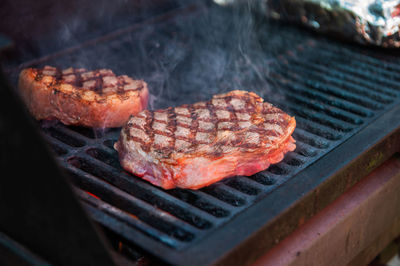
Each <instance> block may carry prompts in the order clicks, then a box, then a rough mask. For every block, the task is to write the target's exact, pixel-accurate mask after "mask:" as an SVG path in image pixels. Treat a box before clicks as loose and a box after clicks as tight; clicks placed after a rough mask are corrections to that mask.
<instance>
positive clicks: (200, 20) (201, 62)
mask: <svg viewBox="0 0 400 266" xmlns="http://www.w3.org/2000/svg"><path fill="white" fill-rule="evenodd" d="M162 10H163V11H162V12H161V11H159V9H157V11H153V10H151V11H147V12H148V13H146V15H145V16H143V17H141V18H140V19H138V20H137V21H133V22H130V24H129V25H122V26H120V27H119V28H118V29H111V30H109V29H105V31H106V30H109V31H108V32H107V33H104V32H101V33H98V35H97V36H95V37H93V38H91V39H88V40H79V41H78V42H77V43H67V44H63V45H64V46H66V47H61V46H62V45H60V47H59V50H57V51H51V52H48V53H46V54H43V53H41V52H29V53H28V52H26V51H25V50H22V51H19V52H18V53H17V54H18V55H15V53H10V52H9V51H8V50H6V51H5V52H3V59H4V60H3V62H2V63H3V70H4V73H5V76H7V78H8V80H9V82H10V84H11V85H13V86H14V87H16V84H17V78H18V74H19V72H20V70H21V69H23V68H26V67H37V66H44V65H52V66H57V67H61V68H68V67H70V66H74V67H86V68H88V69H91V68H92V69H94V68H110V69H113V70H114V71H115V72H116V73H117V74H127V75H129V76H132V77H136V78H140V79H143V80H145V81H146V82H148V84H149V88H150V91H151V95H152V96H151V98H150V108H152V109H158V108H166V107H168V106H177V105H180V104H183V103H193V102H197V101H200V100H207V99H209V98H210V97H211V95H213V94H215V93H218V92H224V91H228V90H232V89H247V90H250V91H255V92H257V93H258V94H259V95H261V96H262V97H263V98H264V99H265V100H266V101H268V102H271V103H273V104H274V105H276V106H278V107H279V108H281V109H282V110H284V111H285V112H288V113H289V114H290V115H293V116H295V117H296V121H297V128H296V130H295V132H294V134H293V137H294V138H295V139H296V141H297V148H296V150H295V151H294V152H291V153H289V154H287V156H286V157H285V159H284V160H283V161H282V162H280V163H279V164H276V165H273V166H271V167H270V168H269V169H267V170H266V171H263V172H260V173H257V174H255V175H253V176H250V177H244V176H238V177H234V178H229V179H226V180H223V181H221V182H218V183H216V184H213V185H211V186H208V187H206V188H203V189H200V190H196V191H193V190H184V189H172V190H163V189H161V188H158V187H155V186H152V185H151V184H149V183H147V182H145V181H143V180H141V179H140V178H137V177H135V176H132V175H131V174H129V173H126V172H124V171H123V170H122V168H121V166H120V164H119V161H118V156H117V152H116V151H115V150H114V149H113V144H114V143H115V141H116V140H117V138H118V136H119V132H120V129H119V128H112V129H104V130H92V129H88V128H82V127H73V126H65V125H62V124H60V123H56V122H51V123H49V122H41V123H37V127H38V128H39V129H40V131H39V132H40V134H41V135H42V136H43V137H44V139H45V141H46V143H47V144H48V147H50V149H51V150H52V154H53V155H54V156H55V157H56V161H53V159H52V157H51V156H48V155H46V154H47V153H46V150H45V149H43V150H41V149H40V148H37V147H42V146H40V145H39V144H41V143H38V144H37V145H36V144H32V146H29V147H32V148H33V147H35V149H40V151H41V152H43V154H44V155H43V156H44V157H43V158H42V159H43V161H47V160H48V162H47V163H46V164H47V165H45V164H44V162H40V160H38V158H36V159H35V161H37V163H38V164H41V168H42V169H43V171H44V172H46V171H48V172H50V173H53V174H54V173H57V172H56V171H57V169H56V167H55V165H56V162H57V164H58V165H59V166H60V167H61V168H62V170H63V174H65V176H66V179H67V180H68V181H69V182H70V183H71V184H72V188H73V192H74V194H75V195H76V196H77V198H78V199H79V202H80V203H81V205H82V207H83V208H84V210H85V212H86V213H87V214H88V216H89V217H90V220H91V221H94V222H95V226H96V228H100V229H101V230H96V229H95V230H92V229H90V230H89V229H88V230H89V231H88V233H87V238H86V240H82V241H87V244H88V245H89V244H90V245H91V243H97V244H96V245H95V246H94V247H93V248H91V250H95V249H98V250H99V251H100V250H106V249H108V250H115V251H119V252H120V253H123V254H124V255H127V256H128V259H129V260H133V261H135V260H138V259H143V258H145V260H150V261H158V262H160V261H162V262H166V263H170V264H177V265H185V264H187V263H188V262H190V263H191V264H193V265H204V264H211V263H218V264H226V265H231V264H232V263H233V262H235V263H250V262H252V261H254V260H255V259H256V258H257V257H259V256H260V255H261V254H262V253H264V252H265V251H267V250H268V249H270V248H271V247H273V246H274V245H275V244H276V243H278V242H280V241H281V240H282V239H284V238H285V237H286V236H287V235H289V234H290V233H291V232H293V231H294V230H295V229H296V228H298V227H299V226H300V225H301V224H303V223H304V222H305V221H307V220H308V219H310V218H311V217H312V216H314V215H315V214H316V213H318V212H319V211H321V210H322V209H323V208H324V207H326V206H327V205H328V204H329V203H331V202H332V201H333V200H335V199H336V198H338V197H339V196H340V195H341V194H342V193H344V192H345V191H346V190H348V189H349V188H350V187H352V186H353V185H354V184H356V183H357V182H358V181H360V180H361V179H362V178H363V177H365V176H366V175H367V174H369V173H370V172H371V171H372V170H374V169H375V168H376V167H378V166H379V165H380V164H382V163H383V162H384V161H385V160H387V159H388V158H390V157H391V156H392V155H393V154H395V153H397V152H399V149H400V106H399V103H400V99H399V94H400V86H399V85H398V84H399V81H400V75H399V74H398V73H399V70H400V67H399V62H400V60H399V58H398V56H396V55H397V53H398V52H397V51H394V50H389V51H388V50H383V49H379V48H373V47H363V46H358V45H354V44H351V43H346V42H343V41H335V40H334V39H332V38H325V37H323V36H319V35H316V34H313V33H309V32H308V31H306V30H304V29H302V28H297V27H293V26H288V25H282V24H278V23H276V22H271V21H267V20H265V19H264V18H263V17H262V16H259V15H257V14H254V13H253V12H250V11H249V10H248V9H246V8H244V9H243V8H240V9H236V8H235V7H230V8H222V7H219V6H216V5H214V4H212V3H209V2H196V3H189V4H185V5H178V4H176V5H174V4H169V5H168V8H167V7H164V9H162ZM152 12H153V13H152ZM249 29H251V31H250V30H249ZM239 33H240V34H239ZM24 51H25V52H24ZM2 116H3V114H2ZM21 117H22V115H21ZM0 127H1V126H0ZM21 128H23V127H21ZM5 132H6V131H5ZM25 133H26V132H25ZM22 136H24V135H22V133H21V137H22ZM33 137H35V136H32V138H33ZM36 146H37V147H36ZM8 147H9V146H8ZM23 148H24V147H20V149H21V151H19V152H21V153H22V152H23ZM6 159H7V158H4V159H3V161H2V164H5V163H10V162H7V160H6ZM8 160H12V158H8ZM49 163H51V164H54V167H50V166H49V165H48V164H49ZM11 165H14V164H11ZM14 166H15V165H14ZM46 169H47V170H46ZM18 178H24V179H28V178H30V179H31V178H32V177H29V176H23V177H18ZM53 179H54V180H58V177H57V176H53ZM44 180H45V179H44ZM3 181H4V180H3ZM3 181H2V182H3ZM4 182H6V181H4ZM19 183H20V184H19V186H23V183H24V180H23V179H21V180H19ZM53 183H54V184H55V185H60V186H61V185H64V186H65V185H66V184H64V183H63V182H61V181H60V182H58V181H54V182H53ZM4 184H6V183H4ZM1 186H2V185H0V187H1ZM39 186H40V184H39ZM16 187H18V185H16ZM66 187H67V186H66ZM57 188H58V187H57ZM60 189H61V190H62V188H60ZM55 190H56V187H55ZM61 190H60V191H61ZM64 190H65V188H64ZM40 191H41V192H43V193H45V194H40V195H41V197H43V198H41V199H38V200H37V201H36V202H35V203H36V204H41V202H44V201H57V200H58V198H61V196H62V195H60V196H59V197H57V196H56V195H54V193H51V192H48V193H47V192H46V190H45V189H38V191H37V193H36V194H39V193H41V192H40ZM56 191H58V190H56ZM14 193H16V194H18V193H17V192H14ZM29 193H30V192H29ZM31 193H32V195H26V197H27V199H29V198H30V197H32V198H34V197H38V195H36V194H35V193H34V192H31ZM9 194H10V193H9ZM64 194H65V195H64ZM64 194H63V195H64V196H65V199H70V198H69V197H70V196H71V195H69V194H68V193H67V191H65V193H64ZM71 199H72V197H71ZM60 201H62V202H64V201H66V200H60ZM10 202H11V203H10V204H9V206H8V207H7V206H3V205H4V204H2V205H0V206H2V207H4V208H7V209H5V211H7V210H11V209H12V208H13V207H12V201H10ZM71 205H73V204H71ZM16 206H18V205H16ZM60 206H63V205H62V204H61V205H60ZM65 206H67V207H68V206H69V205H68V201H67V203H65ZM32 208H34V209H35V210H37V211H38V214H37V215H43V216H44V218H46V217H47V216H49V217H50V216H51V215H52V213H39V212H40V208H38V209H36V208H35V207H32ZM70 210H71V213H74V214H75V215H76V219H77V222H76V224H75V229H76V230H77V231H79V232H82V230H81V229H78V227H81V228H92V227H91V226H90V223H89V221H87V220H86V219H84V215H83V213H82V212H80V211H79V210H80V209H79V208H78V206H75V205H74V206H72V207H71V206H70ZM57 213H58V212H57V211H56V210H54V214H57ZM32 217H33V216H32ZM70 218H71V219H74V218H75V217H70ZM7 222H8V223H9V222H10V220H7V221H4V222H1V224H0V232H5V235H4V237H2V235H1V234H0V245H1V244H2V243H8V244H4V245H5V246H7V247H10V246H12V245H11V244H10V243H11V242H12V243H14V242H13V241H14V240H15V241H16V242H20V243H22V244H23V245H26V247H27V248H28V249H29V250H31V251H32V252H33V253H36V254H37V255H38V256H39V257H37V255H32V256H27V255H26V254H28V253H29V252H30V251H26V252H28V253H24V252H25V251H20V253H19V254H20V255H21V254H25V255H24V256H25V257H24V258H25V259H26V260H28V261H30V262H33V261H34V262H37V261H41V260H44V261H46V260H49V261H50V262H51V260H56V261H57V260H59V259H60V258H62V256H61V255H60V257H59V258H56V256H53V257H51V258H50V257H46V255H45V254H42V253H41V250H40V248H38V247H36V248H35V246H32V243H33V242H31V241H29V242H26V238H29V236H31V235H32V234H31V233H30V232H29V231H28V230H26V231H24V229H23V228H21V229H20V230H21V233H20V234H15V231H16V230H18V229H12V230H11V229H9V228H10V226H11V225H10V224H7ZM78 223H80V224H78ZM28 229H29V227H28ZM58 229H59V228H58ZM49 230H50V229H49ZM54 230H57V227H56V226H54ZM98 231H102V232H103V233H102V234H100V235H99V234H98ZM49 232H50V231H49ZM49 234H50V233H49ZM6 235H8V236H6ZM23 235H24V236H25V237H23ZM9 238H10V239H9ZM7 239H8V241H7ZM11 239H14V240H11ZM82 239H83V237H82ZM103 239H106V242H108V243H110V244H111V245H104V244H103V242H104V241H103ZM1 240H4V241H1ZM14 244H15V245H16V246H18V245H19V244H18V243H14ZM14 244H13V245H14ZM60 247H61V246H60ZM9 249H10V248H9ZM16 249H17V248H16ZM22 250H24V249H23V248H22ZM72 250H73V249H72V248H71V251H72ZM115 251H112V252H111V254H112V255H115ZM97 253H101V252H97ZM97 253H96V252H94V251H93V253H90V255H91V256H97V255H99V254H97ZM29 254H30V253H29ZM200 254H201V255H200ZM0 255H1V253H0ZM88 255H89V254H88ZM21 256H22V255H21ZM41 256H43V257H42V258H40V257H41ZM82 256H84V255H82ZM99 256H102V257H104V261H107V257H108V256H107V254H102V255H101V254H100V255H99ZM88 257H89V256H88ZM193 258H195V260H193Z"/></svg>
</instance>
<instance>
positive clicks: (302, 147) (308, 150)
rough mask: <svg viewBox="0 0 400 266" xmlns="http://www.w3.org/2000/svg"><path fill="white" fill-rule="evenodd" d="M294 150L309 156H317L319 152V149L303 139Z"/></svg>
mask: <svg viewBox="0 0 400 266" xmlns="http://www.w3.org/2000/svg"><path fill="white" fill-rule="evenodd" d="M293 152H294V153H297V154H299V155H301V156H303V157H308V158H310V157H316V156H317V155H318V154H319V151H318V150H316V149H314V148H313V147H312V146H310V145H308V144H307V143H304V142H301V141H299V142H297V143H296V149H295V150H294V151H293Z"/></svg>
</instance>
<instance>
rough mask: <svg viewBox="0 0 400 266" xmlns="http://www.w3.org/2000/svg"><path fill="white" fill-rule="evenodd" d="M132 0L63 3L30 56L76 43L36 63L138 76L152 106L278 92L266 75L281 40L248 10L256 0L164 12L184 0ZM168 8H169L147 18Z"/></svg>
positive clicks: (275, 94)
mask: <svg viewBox="0 0 400 266" xmlns="http://www.w3.org/2000/svg"><path fill="white" fill-rule="evenodd" d="M134 2H135V3H136V4H132V3H133V2H132V1H126V0H119V1H114V2H113V3H112V5H111V4H110V3H109V2H108V1H105V0H104V1H96V8H93V3H92V2H90V3H89V2H84V3H81V6H79V7H77V6H74V7H69V8H66V9H64V11H63V12H64V13H65V15H63V16H55V18H54V20H55V22H54V24H56V25H57V27H56V30H55V31H54V32H52V34H50V35H49V36H48V37H46V38H47V40H48V41H43V38H42V39H41V40H40V41H37V42H36V46H37V47H36V49H33V50H34V51H35V56H36V57H37V55H45V54H49V53H50V54H51V53H52V52H54V51H55V50H61V51H62V50H63V49H65V48H67V47H74V46H76V49H71V48H69V50H64V51H66V52H64V53H62V54H61V55H57V56H54V57H50V58H49V59H45V60H44V61H43V62H40V64H42V65H46V64H47V65H53V66H56V67H61V68H68V67H71V66H72V67H84V68H87V69H98V68H107V69H112V70H113V71H114V72H115V73H116V74H118V75H122V74H126V75H129V76H131V77H133V78H136V79H143V80H145V81H146V82H147V83H148V84H149V89H150V94H151V95H150V99H149V108H151V109H158V108H166V107H168V106H177V105H180V104H184V103H193V102H196V101H201V100H207V99H209V98H210V97H212V95H214V94H217V93H223V92H226V91H229V90H234V89H239V90H248V91H253V92H256V93H257V94H259V95H260V96H262V97H263V98H265V100H267V101H268V100H270V99H274V98H279V97H283V96H282V95H281V93H280V92H278V91H274V90H273V88H272V86H271V84H270V82H271V79H269V78H268V77H269V71H270V63H271V62H272V61H273V60H272V58H273V56H274V49H279V46H280V45H281V43H280V41H279V40H278V41H276V40H277V39H276V37H275V36H270V35H269V32H270V31H269V28H268V27H270V25H269V23H268V22H267V21H266V20H263V19H260V16H259V14H257V12H256V11H255V10H256V9H257V8H255V7H254V6H253V5H255V4H256V2H258V1H245V2H243V3H241V4H240V3H239V4H238V5H230V6H226V7H220V6H218V5H216V4H211V5H208V6H207V7H206V8H204V5H203V4H201V3H200V4H196V5H197V10H196V11H192V9H190V8H188V9H187V10H185V11H186V12H177V11H171V10H173V9H174V8H175V10H177V9H176V7H179V6H180V7H184V6H187V5H188V4H187V2H186V1H182V3H176V2H174V4H170V6H168V5H167V4H165V5H166V6H161V5H162V3H161V2H162V1H161V2H160V1H156V3H157V4H155V2H151V1H138V2H136V1H134ZM167 2H168V1H167ZM184 2H185V3H184ZM239 2H240V1H239ZM168 8H170V9H169V10H168ZM168 12H171V13H173V12H175V13H176V14H174V15H171V16H167V18H165V19H159V20H156V22H154V21H152V18H154V17H157V15H156V14H165V13H168ZM134 25H136V26H134ZM118 32H119V33H118ZM82 43H84V44H85V43H86V44H85V45H84V46H83V47H81V46H80V45H81V44H82Z"/></svg>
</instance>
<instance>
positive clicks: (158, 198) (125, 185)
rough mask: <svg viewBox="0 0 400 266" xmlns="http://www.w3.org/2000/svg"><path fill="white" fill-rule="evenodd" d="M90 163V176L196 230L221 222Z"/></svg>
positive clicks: (150, 187) (134, 179)
mask: <svg viewBox="0 0 400 266" xmlns="http://www.w3.org/2000/svg"><path fill="white" fill-rule="evenodd" d="M79 158H81V159H83V160H85V159H86V160H87V161H89V160H90V158H88V157H85V156H80V157H79ZM90 162H92V164H93V166H94V167H96V170H95V171H93V170H90V169H89V171H90V172H89V173H90V174H92V175H94V176H99V177H101V179H103V180H105V181H106V182H108V183H110V184H112V185H113V186H115V187H116V188H118V189H121V190H122V191H124V192H126V193H128V194H130V195H132V196H133V197H135V198H138V199H140V200H142V201H145V202H147V203H148V204H151V205H152V206H156V207H157V208H158V209H161V210H163V211H166V212H168V213H170V214H172V215H174V216H175V217H177V218H178V219H180V220H182V221H185V222H186V223H189V224H191V225H192V226H194V227H196V228H200V229H207V228H210V227H211V226H212V224H214V223H218V222H219V221H217V220H216V219H215V217H214V216H212V215H211V214H208V213H204V212H203V211H202V210H199V209H197V208H193V206H190V205H187V204H186V203H185V202H182V201H178V200H176V199H175V198H174V197H172V196H170V195H169V194H167V193H166V192H164V191H162V190H160V189H154V187H152V186H151V185H149V184H147V182H145V181H142V180H141V179H140V178H135V177H134V176H131V175H126V174H125V173H120V172H117V173H113V172H110V171H108V170H106V169H107V166H106V165H103V162H101V161H96V162H93V161H90ZM82 170H85V169H82Z"/></svg>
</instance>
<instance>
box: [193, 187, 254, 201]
mask: <svg viewBox="0 0 400 266" xmlns="http://www.w3.org/2000/svg"><path fill="white" fill-rule="evenodd" d="M200 190H201V191H202V192H204V193H207V194H208V195H210V196H212V197H215V198H217V199H219V200H221V201H223V202H225V203H227V204H230V205H232V206H234V207H239V206H244V205H245V204H246V203H247V202H248V199H247V198H248V196H247V195H246V194H243V193H240V194H239V195H238V193H237V191H236V190H234V189H233V188H230V187H228V186H226V185H223V184H222V183H215V184H212V185H210V186H208V187H205V188H202V189H200Z"/></svg>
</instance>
